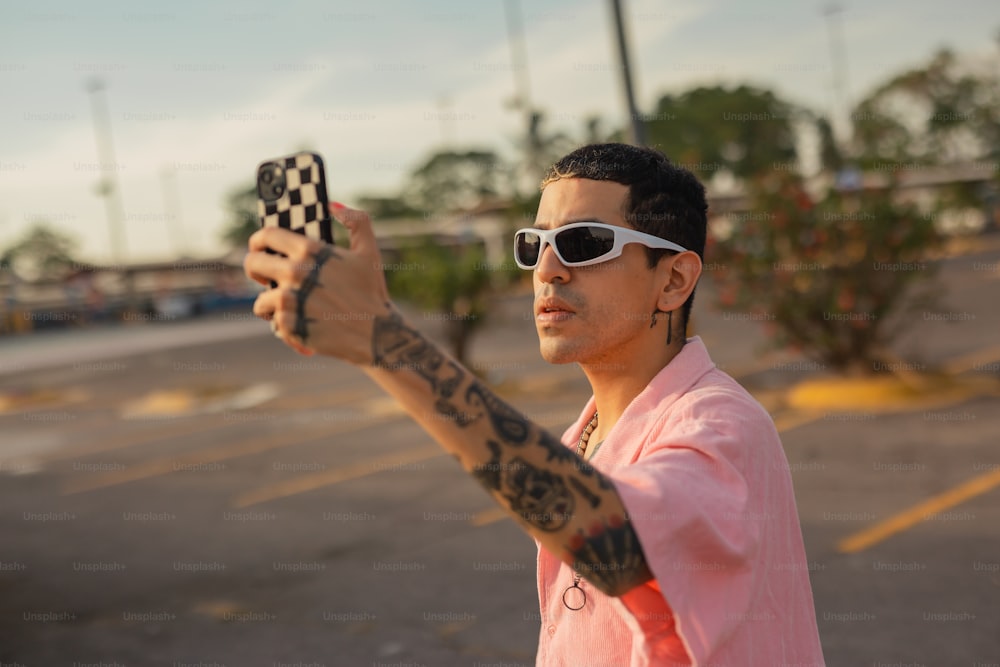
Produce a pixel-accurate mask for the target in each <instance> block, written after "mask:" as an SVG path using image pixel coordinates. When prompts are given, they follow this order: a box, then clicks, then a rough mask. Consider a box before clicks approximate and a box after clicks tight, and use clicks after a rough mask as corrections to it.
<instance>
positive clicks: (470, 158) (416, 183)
mask: <svg viewBox="0 0 1000 667" xmlns="http://www.w3.org/2000/svg"><path fill="white" fill-rule="evenodd" d="M510 174H511V169H510V166H509V165H508V164H507V163H506V162H504V161H503V160H501V159H500V157H499V156H498V155H497V154H496V152H494V151H492V150H484V149H470V150H464V151H456V150H444V151H439V152H436V153H434V154H433V155H431V156H430V157H429V158H428V159H427V160H426V161H424V162H423V163H422V164H420V165H419V166H418V167H417V168H416V169H414V170H413V172H412V173H411V174H410V175H409V177H408V180H407V182H406V184H405V186H404V187H403V192H402V199H403V201H404V202H405V204H406V205H407V206H408V207H409V208H411V209H412V210H416V211H421V212H424V213H432V214H440V213H451V212H455V211H465V210H469V209H472V208H474V207H476V206H477V205H478V204H480V203H481V202H483V201H484V200H487V199H492V198H497V197H502V196H504V197H505V196H509V195H510V194H511V189H512V188H511V176H510Z"/></svg>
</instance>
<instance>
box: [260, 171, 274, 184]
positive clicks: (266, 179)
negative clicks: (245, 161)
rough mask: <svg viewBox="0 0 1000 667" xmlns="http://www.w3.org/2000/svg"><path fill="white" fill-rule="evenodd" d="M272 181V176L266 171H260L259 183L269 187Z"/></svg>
mask: <svg viewBox="0 0 1000 667" xmlns="http://www.w3.org/2000/svg"><path fill="white" fill-rule="evenodd" d="M273 180H274V174H273V173H271V172H270V171H268V170H265V171H262V172H261V173H260V182H261V183H263V184H264V185H270V184H271V181H273Z"/></svg>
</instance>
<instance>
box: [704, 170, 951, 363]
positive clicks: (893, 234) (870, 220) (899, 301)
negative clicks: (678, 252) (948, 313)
mask: <svg viewBox="0 0 1000 667" xmlns="http://www.w3.org/2000/svg"><path fill="white" fill-rule="evenodd" d="M752 189H753V193H754V195H753V196H754V206H753V210H754V211H759V212H760V213H758V214H754V215H747V216H745V221H743V222H741V225H740V227H739V229H738V230H736V232H735V233H733V234H731V235H729V237H728V238H727V239H724V240H721V241H716V242H714V243H713V247H711V248H710V249H709V254H710V255H711V259H712V263H711V265H712V266H715V267H716V270H715V271H714V276H715V278H716V281H717V284H718V300H719V305H720V306H721V307H723V308H726V309H730V308H735V309H740V310H742V311H744V312H746V313H751V314H753V317H754V319H759V320H761V321H764V322H767V323H768V324H769V325H771V326H773V328H774V329H775V335H774V337H773V338H772V340H771V342H772V343H773V345H774V346H775V347H783V346H786V345H791V346H792V347H794V348H796V349H800V350H801V351H802V352H803V353H804V354H805V355H806V356H808V357H810V358H812V359H814V360H816V361H818V362H821V363H823V364H826V365H828V366H830V367H831V368H833V369H836V370H839V371H843V372H862V373H873V372H874V371H875V370H876V369H878V368H880V367H879V365H878V364H877V363H876V362H879V361H883V362H884V361H888V360H889V357H888V355H887V350H888V345H889V343H890V342H891V341H892V340H893V339H894V338H895V337H896V336H897V335H898V333H899V332H900V331H901V328H902V327H905V326H906V325H907V320H906V317H905V313H906V312H907V311H909V310H911V309H916V308H917V307H921V306H922V307H924V308H927V307H928V306H930V305H932V304H933V302H934V296H935V295H934V294H933V292H932V290H931V288H932V281H931V278H932V277H933V275H934V268H935V265H934V264H933V263H932V262H930V261H929V260H928V256H929V253H930V252H931V251H932V250H933V249H934V248H935V247H937V246H938V244H939V243H940V237H939V235H938V233H937V231H936V230H935V227H934V223H933V216H930V215H926V214H920V213H919V212H918V211H917V209H916V208H915V207H913V206H911V205H903V204H898V203H896V202H895V200H894V196H893V195H894V191H893V190H894V189H893V188H888V189H885V190H877V191H866V192H863V193H841V192H837V191H835V190H831V191H830V192H829V193H828V194H827V195H826V196H825V197H823V198H822V199H821V200H819V201H818V202H815V203H814V202H813V201H812V200H811V198H810V197H809V195H808V194H806V191H805V189H804V187H803V184H802V182H801V181H800V180H799V178H798V177H797V176H795V175H794V174H792V173H789V172H787V171H785V172H773V173H771V174H768V175H766V176H764V177H761V178H759V179H757V180H756V181H754V183H753V187H752Z"/></svg>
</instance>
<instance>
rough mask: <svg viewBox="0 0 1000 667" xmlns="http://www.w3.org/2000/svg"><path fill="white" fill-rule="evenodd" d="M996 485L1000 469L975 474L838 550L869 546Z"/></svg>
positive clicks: (857, 535)
mask: <svg viewBox="0 0 1000 667" xmlns="http://www.w3.org/2000/svg"><path fill="white" fill-rule="evenodd" d="M997 485H1000V470H993V471H991V472H988V473H985V474H982V475H979V476H978V477H973V478H972V479H970V480H967V481H965V482H962V483H961V484H959V485H958V486H956V487H954V488H952V489H949V490H947V491H945V492H944V493H939V494H937V495H936V496H931V497H930V498H928V499H927V500H925V501H923V502H921V503H918V504H917V505H914V506H913V507H911V508H910V509H908V510H905V511H903V512H900V513H899V514H896V515H895V516H892V517H889V518H888V519H886V520H885V521H881V522H879V523H877V524H875V525H874V526H871V527H869V528H866V529H865V530H862V531H860V532H857V533H855V534H854V535H851V536H850V537H847V538H845V539H843V540H841V541H840V542H838V543H837V550H838V551H840V552H841V553H845V554H849V553H857V552H858V551H862V550H864V549H867V548H868V547H870V546H872V545H874V544H877V543H879V542H881V541H882V540H885V539H887V538H889V537H891V536H893V535H895V534H896V533H899V532H902V531H904V530H907V529H908V528H912V527H913V526H915V525H916V524H918V523H920V522H921V521H924V520H926V519H931V518H933V517H934V515H935V514H937V513H939V512H943V511H945V510H947V509H949V508H952V507H954V506H955V505H958V504H960V503H964V502H965V501H966V500H969V499H971V498H974V497H976V496H978V495H981V494H983V493H986V492H987V491H990V490H991V489H993V488H994V487H995V486H997Z"/></svg>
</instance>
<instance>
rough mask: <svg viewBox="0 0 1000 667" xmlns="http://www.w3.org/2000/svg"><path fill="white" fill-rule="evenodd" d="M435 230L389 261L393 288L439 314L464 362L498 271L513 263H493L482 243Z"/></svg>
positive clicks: (430, 315)
mask: <svg viewBox="0 0 1000 667" xmlns="http://www.w3.org/2000/svg"><path fill="white" fill-rule="evenodd" d="M441 241H442V240H441V239H436V238H435V237H433V236H430V235H428V236H425V237H423V238H422V239H421V240H420V241H419V242H418V243H417V244H415V245H413V246H410V247H407V248H405V249H403V250H402V251H401V252H399V254H398V255H397V257H396V258H395V260H396V261H393V262H390V263H388V264H387V266H386V269H387V270H386V281H387V283H388V286H389V293H390V294H392V295H393V297H396V298H400V299H402V300H404V301H407V302H409V303H411V304H413V305H415V306H418V307H420V308H422V309H424V318H426V319H429V320H435V319H437V320H440V321H441V322H442V324H443V325H444V332H445V337H446V338H447V341H448V344H449V346H450V347H451V352H452V354H453V355H454V356H455V358H456V359H458V360H459V361H461V362H462V363H465V362H466V361H467V359H466V357H467V355H468V347H469V341H470V340H471V338H472V335H473V333H474V332H475V331H476V330H477V329H479V328H480V327H481V326H482V325H483V323H484V322H485V318H486V313H487V310H488V302H489V298H490V296H491V294H492V291H493V287H495V286H496V283H498V282H501V283H502V282H504V281H503V280H501V281H498V280H497V279H496V276H497V275H498V272H500V273H499V275H500V276H501V277H504V278H505V277H507V276H510V275H511V273H512V272H511V269H510V267H507V266H506V265H501V266H499V267H495V266H490V265H489V264H487V263H486V257H485V253H484V250H483V247H482V245H480V244H477V243H467V242H462V243H455V244H453V245H452V244H447V245H446V244H444V243H442V242H441Z"/></svg>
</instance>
